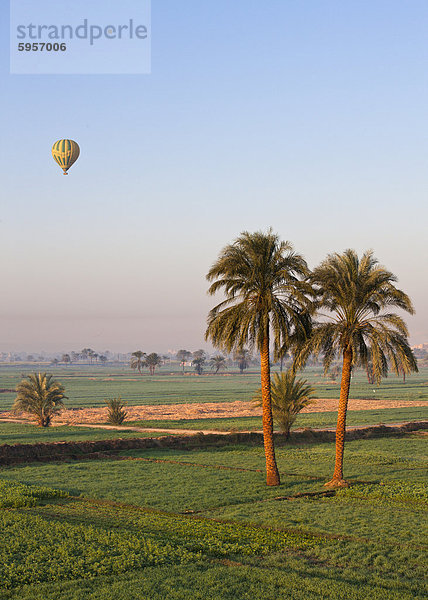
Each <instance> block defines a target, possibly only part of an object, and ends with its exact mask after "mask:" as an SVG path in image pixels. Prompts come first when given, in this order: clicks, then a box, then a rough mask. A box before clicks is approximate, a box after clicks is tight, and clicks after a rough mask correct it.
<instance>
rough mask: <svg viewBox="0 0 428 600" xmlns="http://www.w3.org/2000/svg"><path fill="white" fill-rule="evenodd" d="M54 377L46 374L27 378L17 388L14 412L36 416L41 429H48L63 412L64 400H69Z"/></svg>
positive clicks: (36, 374) (37, 374)
mask: <svg viewBox="0 0 428 600" xmlns="http://www.w3.org/2000/svg"><path fill="white" fill-rule="evenodd" d="M52 377H53V376H52V375H46V373H34V374H33V375H28V376H27V377H25V379H23V380H22V381H21V383H19V384H18V385H17V387H16V391H17V396H16V398H15V402H14V403H13V406H12V410H13V411H14V412H19V411H22V412H26V413H29V414H31V415H34V416H35V417H36V420H37V425H38V426H39V427H48V426H49V425H50V423H51V421H52V419H53V417H54V416H55V415H56V414H58V413H59V412H60V411H61V410H62V408H63V406H64V403H63V399H64V398H67V396H65V395H64V392H65V389H64V387H63V386H62V385H61V384H60V383H58V382H57V381H53V380H52Z"/></svg>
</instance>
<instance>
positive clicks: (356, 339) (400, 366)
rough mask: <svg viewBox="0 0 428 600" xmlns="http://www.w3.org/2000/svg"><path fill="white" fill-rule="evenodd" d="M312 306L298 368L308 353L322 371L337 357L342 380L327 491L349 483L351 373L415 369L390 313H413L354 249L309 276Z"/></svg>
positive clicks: (380, 270) (373, 263)
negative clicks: (316, 318)
mask: <svg viewBox="0 0 428 600" xmlns="http://www.w3.org/2000/svg"><path fill="white" fill-rule="evenodd" d="M310 281H311V283H312V285H313V286H314V291H315V293H316V296H317V306H318V308H319V309H321V310H323V309H325V310H326V314H324V315H323V318H324V320H323V321H322V322H319V323H317V324H316V325H315V326H314V328H313V333H312V336H311V338H310V339H309V340H308V341H307V342H306V343H305V344H303V345H302V346H301V348H300V351H298V352H297V353H296V356H295V367H296V368H301V367H302V366H303V364H304V363H305V361H306V359H307V358H308V356H309V354H310V353H314V354H315V356H317V355H319V354H320V353H321V354H323V361H324V369H325V372H327V371H328V368H329V366H330V364H331V363H332V361H333V360H334V358H335V357H336V356H338V355H339V356H340V357H341V358H342V379H341V384H340V398H339V408H338V415H337V428H336V462H335V468H334V473H333V477H332V479H331V481H329V482H328V483H326V485H327V486H330V487H339V486H346V485H348V484H347V482H346V481H345V480H344V478H343V452H344V445H345V429H346V411H347V406H348V397H349V388H350V383H351V373H352V369H353V367H355V366H358V365H360V366H362V367H364V368H367V366H369V368H370V371H371V374H372V376H373V378H374V380H375V381H377V382H379V381H380V379H381V378H382V377H386V375H387V373H388V368H389V367H390V368H391V369H392V370H393V371H394V372H395V373H397V375H398V374H399V373H400V371H401V372H405V373H410V372H412V371H417V370H418V368H417V364H416V360H415V357H414V356H413V353H412V350H411V349H410V346H409V343H408V340H407V337H408V331H407V327H406V325H405V323H404V321H403V319H402V318H401V317H400V316H398V315H397V314H395V313H392V312H389V310H390V307H392V306H395V307H397V308H399V309H401V310H405V311H407V312H408V313H410V314H413V312H414V311H413V307H412V303H411V301H410V299H409V297H408V296H407V295H406V294H405V293H404V292H403V291H401V290H399V289H398V288H396V287H395V285H394V282H395V281H397V278H396V277H395V275H393V274H392V273H391V272H390V271H387V270H386V269H385V268H384V267H382V266H380V265H379V263H378V261H377V260H376V259H375V258H374V256H373V253H372V252H371V251H368V252H365V253H364V254H363V256H362V257H361V258H359V257H358V255H357V253H356V252H355V250H346V251H345V252H344V253H343V254H337V253H336V254H331V255H329V256H328V257H327V258H326V259H325V260H324V261H323V262H322V263H321V264H320V265H319V266H318V267H317V268H316V269H315V270H314V271H313V273H312V274H311V276H310Z"/></svg>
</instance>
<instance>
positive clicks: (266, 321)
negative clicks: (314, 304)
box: [206, 230, 307, 353]
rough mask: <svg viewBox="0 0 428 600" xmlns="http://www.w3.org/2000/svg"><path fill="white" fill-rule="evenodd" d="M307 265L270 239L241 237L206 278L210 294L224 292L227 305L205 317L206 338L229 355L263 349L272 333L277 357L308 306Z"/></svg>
mask: <svg viewBox="0 0 428 600" xmlns="http://www.w3.org/2000/svg"><path fill="white" fill-rule="evenodd" d="M306 273H307V265H306V261H305V260H304V258H303V257H302V256H300V255H299V254H296V253H295V252H293V247H292V245H291V244H290V243H289V242H282V241H280V240H279V238H278V236H277V235H275V234H274V233H273V232H272V230H269V231H268V233H263V232H256V233H248V232H246V231H245V232H243V233H242V234H241V235H240V237H239V238H238V239H237V240H236V241H235V243H234V244H230V245H229V246H226V247H225V248H224V249H223V251H222V252H221V253H220V256H219V258H218V260H217V261H216V262H215V263H214V265H213V266H212V267H211V269H210V270H209V272H208V274H207V279H208V281H213V283H212V284H211V286H210V288H209V290H208V293H209V294H210V295H213V294H215V293H216V292H217V291H220V290H222V291H223V292H224V294H225V296H226V299H225V300H224V301H223V302H221V303H220V304H218V305H217V306H216V307H214V308H213V309H212V310H211V311H210V313H209V316H208V328H207V332H206V338H211V340H212V342H213V343H214V345H220V346H221V347H224V348H225V349H226V350H228V351H229V352H230V351H231V350H233V349H234V348H235V349H242V348H243V347H244V346H245V345H246V344H249V345H250V346H256V347H257V349H258V350H259V351H261V349H262V348H263V343H264V341H265V338H266V333H267V332H269V331H271V334H272V337H273V345H274V351H275V353H279V352H280V351H281V348H282V347H283V346H284V345H285V346H288V345H289V344H290V333H291V331H292V328H293V326H294V327H295V328H297V329H298V330H302V329H303V325H304V319H302V315H303V314H305V311H304V309H303V307H305V306H307V301H306V297H305V296H304V294H303V291H304V288H303V283H302V282H301V281H300V280H299V278H301V277H302V276H304V275H306Z"/></svg>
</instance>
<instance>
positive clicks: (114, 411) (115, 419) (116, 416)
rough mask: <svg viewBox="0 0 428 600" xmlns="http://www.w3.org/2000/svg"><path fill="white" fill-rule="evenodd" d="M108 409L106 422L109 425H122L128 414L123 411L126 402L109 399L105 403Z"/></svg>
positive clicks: (119, 399)
mask: <svg viewBox="0 0 428 600" xmlns="http://www.w3.org/2000/svg"><path fill="white" fill-rule="evenodd" d="M105 402H106V404H107V409H108V416H107V422H108V423H110V425H122V423H123V422H124V420H125V419H126V417H127V416H128V413H127V412H126V410H125V406H126V402H123V401H122V398H121V397H120V396H119V397H118V398H111V399H109V400H106V401H105Z"/></svg>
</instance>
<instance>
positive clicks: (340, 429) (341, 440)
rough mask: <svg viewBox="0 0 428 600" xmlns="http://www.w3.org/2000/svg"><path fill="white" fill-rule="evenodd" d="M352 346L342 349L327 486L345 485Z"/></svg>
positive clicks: (346, 484)
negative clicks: (333, 452) (333, 448)
mask: <svg viewBox="0 0 428 600" xmlns="http://www.w3.org/2000/svg"><path fill="white" fill-rule="evenodd" d="M351 369H352V348H349V347H348V348H346V350H344V351H343V366H342V381H341V383H340V398H339V409H338V411H337V427H336V463H335V466H334V473H333V478H332V479H331V480H330V481H329V482H328V483H326V484H325V485H326V486H327V487H347V486H348V483H347V482H346V481H345V480H344V479H343V452H344V449H345V431H346V411H347V408H348V398H349V386H350V385H351Z"/></svg>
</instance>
